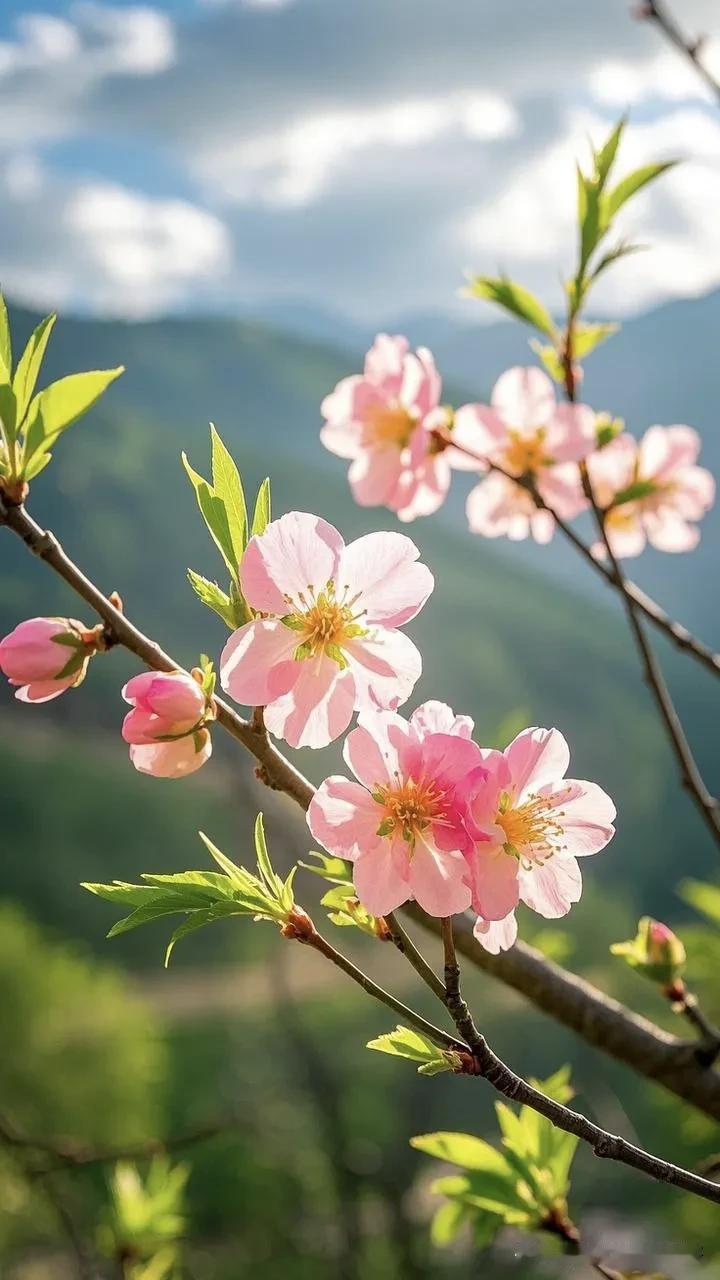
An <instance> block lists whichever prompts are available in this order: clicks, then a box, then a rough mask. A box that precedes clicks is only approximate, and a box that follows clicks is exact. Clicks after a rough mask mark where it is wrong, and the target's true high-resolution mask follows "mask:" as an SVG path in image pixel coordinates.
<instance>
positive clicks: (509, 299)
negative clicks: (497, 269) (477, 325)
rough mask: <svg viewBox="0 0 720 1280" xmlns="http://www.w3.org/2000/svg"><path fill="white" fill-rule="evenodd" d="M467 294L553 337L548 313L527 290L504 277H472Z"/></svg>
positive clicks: (552, 328)
mask: <svg viewBox="0 0 720 1280" xmlns="http://www.w3.org/2000/svg"><path fill="white" fill-rule="evenodd" d="M467 292H468V293H469V294H470V295H471V296H472V297H474V298H485V299H487V301H488V302H494V303H496V304H497V305H498V306H499V307H502V308H503V310H505V311H509V312H510V314H511V315H514V316H517V318H518V319H519V320H523V321H524V322H525V324H530V325H533V326H534V328H536V329H539V330H540V332H541V333H546V334H547V335H548V337H550V338H554V337H555V325H554V324H553V321H552V317H551V316H550V313H549V311H547V309H546V308H545V307H544V306H543V304H542V302H540V300H539V298H536V297H535V295H534V294H533V293H531V292H530V290H529V289H526V288H524V286H523V285H520V284H516V283H515V282H514V281H513V280H508V279H507V278H506V277H504V276H499V277H493V276H473V278H472V279H471V281H470V284H469V286H468V289H467Z"/></svg>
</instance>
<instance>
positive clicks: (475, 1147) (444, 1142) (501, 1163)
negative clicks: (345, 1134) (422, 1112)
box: [386, 1028, 514, 1179]
mask: <svg viewBox="0 0 720 1280" xmlns="http://www.w3.org/2000/svg"><path fill="white" fill-rule="evenodd" d="M400 1029H401V1030H402V1028H400ZM386 1052H387V1051H386ZM410 1146H411V1147H415V1149H416V1150H417V1151H424V1152H425V1155H427V1156H434V1157H435V1159H436V1160H445V1161H447V1163H448V1164H457V1165H460V1167H461V1168H462V1169H469V1170H475V1171H477V1172H480V1173H494V1174H497V1175H499V1176H500V1177H503V1178H510V1179H514V1173H513V1170H512V1169H511V1167H510V1165H509V1164H508V1162H507V1160H506V1159H505V1156H504V1155H503V1154H502V1152H500V1151H498V1150H497V1149H496V1148H495V1147H493V1146H491V1145H490V1143H489V1142H485V1141H484V1139H483V1138H476V1137H474V1136H473V1135H472V1134H470V1133H447V1132H442V1133H424V1134H420V1135H419V1136H418V1137H416V1138H411V1139H410Z"/></svg>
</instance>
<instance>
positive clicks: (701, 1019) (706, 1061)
mask: <svg viewBox="0 0 720 1280" xmlns="http://www.w3.org/2000/svg"><path fill="white" fill-rule="evenodd" d="M679 1012H680V1013H682V1014H683V1016H684V1017H685V1018H687V1020H688V1022H689V1023H690V1024H691V1025H692V1026H693V1027H694V1028H695V1030H696V1031H698V1032H699V1033H700V1036H701V1043H700V1044H699V1045H698V1046H697V1048H696V1050H695V1057H696V1058H697V1060H698V1062H699V1063H700V1065H701V1066H703V1067H711V1066H712V1065H713V1063H714V1062H715V1061H716V1059H717V1058H718V1056H719V1055H720V1028H718V1027H716V1026H715V1025H714V1023H712V1022H711V1021H710V1019H709V1018H707V1017H706V1016H705V1014H704V1013H703V1011H702V1008H701V1006H700V1002H699V1000H698V998H697V996H696V995H694V994H693V992H692V991H686V992H685V995H684V996H683V1000H682V1007H681V1009H680V1010H679Z"/></svg>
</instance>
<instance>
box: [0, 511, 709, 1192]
mask: <svg viewBox="0 0 720 1280" xmlns="http://www.w3.org/2000/svg"><path fill="white" fill-rule="evenodd" d="M0 524H6V525H7V526H8V527H9V528H10V529H12V531H13V532H14V533H16V534H17V535H18V536H19V537H20V538H21V539H22V541H23V542H24V543H25V544H26V546H27V547H28V548H29V549H30V550H31V551H32V552H34V554H36V555H38V556H40V558H41V559H43V560H45V561H46V562H47V563H48V564H49V565H50V566H51V567H52V568H53V569H54V570H55V571H56V572H57V573H58V574H59V575H60V576H61V577H62V578H63V579H64V580H65V581H66V582H67V583H68V585H69V586H71V587H72V588H73V590H74V591H76V593H77V594H78V595H80V596H81V597H82V599H83V600H85V601H86V603H88V604H89V605H90V606H91V607H92V608H93V609H95V611H96V612H97V613H98V615H99V616H100V617H101V618H102V620H103V622H104V623H105V625H106V627H107V628H108V631H109V633H110V634H111V635H112V636H113V637H114V638H115V639H116V641H117V643H119V644H122V645H124V646H125V647H126V648H128V649H129V650H130V651H131V652H133V653H135V654H136V656H137V657H139V658H141V659H142V661H143V662H145V664H146V665H147V666H149V667H150V668H151V669H153V670H157V671H169V670H178V669H182V668H180V667H179V665H178V664H176V663H175V662H173V660H172V658H171V657H170V656H169V655H168V654H166V653H165V652H164V651H163V650H162V649H161V648H160V647H159V646H158V645H157V644H155V643H154V642H153V641H151V640H150V639H149V638H148V637H147V636H145V635H144V634H143V633H142V632H141V631H139V630H138V629H137V628H136V627H135V626H133V624H132V623H130V622H129V621H128V619H127V618H126V617H125V615H124V614H123V613H122V612H120V610H119V609H117V607H116V606H115V605H113V604H112V603H111V602H110V600H108V599H107V597H106V596H104V595H103V594H102V592H101V591H99V589H98V588H97V587H95V586H94V584H93V583H92V582H90V580H89V579H88V578H87V577H86V576H85V575H84V574H83V573H82V571H81V570H80V569H79V568H78V566H77V565H75V564H74V563H73V561H72V560H70V558H69V557H68V556H67V555H66V553H65V552H64V551H63V549H62V547H61V546H60V544H59V543H58V541H57V539H56V538H55V537H54V536H53V535H52V534H50V533H47V532H45V531H44V530H43V529H41V528H40V526H39V525H37V524H36V523H35V521H34V520H33V519H32V517H30V516H29V515H28V513H27V512H26V511H25V510H24V508H23V507H22V506H21V505H18V506H14V505H12V504H9V503H8V502H7V501H6V500H4V499H2V498H0ZM217 711H218V717H217V718H218V720H219V722H220V723H221V724H222V725H223V727H224V728H226V729H227V730H228V732H230V733H231V734H232V736H233V737H235V738H237V739H238V741H240V742H241V743H242V744H243V746H245V747H247V749H248V750H249V751H250V752H251V753H252V754H253V755H254V756H255V758H256V759H257V760H258V762H259V765H260V768H261V770H262V771H263V772H264V773H265V774H266V775H267V778H268V781H269V782H270V784H271V785H273V786H275V787H277V788H278V789H279V790H283V791H285V792H286V793H287V794H288V795H290V796H292V798H293V799H295V800H296V801H297V802H298V803H299V804H300V805H301V807H303V808H307V806H308V804H309V802H310V799H311V797H312V795H313V788H312V786H311V784H310V783H309V782H308V781H307V780H306V779H305V778H303V777H302V775H301V774H299V773H298V772H297V770H295V769H294V768H293V766H292V765H290V763H289V762H288V761H287V760H285V758H284V757H283V756H282V755H281V754H280V752H278V751H277V750H276V749H275V748H274V747H273V746H272V744H271V743H270V742H269V740H268V738H267V735H266V733H264V732H262V731H259V729H260V726H259V725H257V724H256V725H255V726H253V725H252V724H249V723H248V722H247V721H246V720H244V719H243V718H242V717H241V716H239V715H238V714H237V713H236V712H235V711H234V710H233V709H232V708H231V707H229V706H228V705H227V704H226V703H224V702H222V701H221V700H220V699H218V700H217ZM305 919H306V920H307V917H306V918H305ZM307 926H309V928H308V927H307ZM307 926H305V927H304V928H301V929H300V930H299V931H298V932H296V933H295V934H294V935H293V934H291V935H290V936H296V937H297V938H298V940H299V941H302V942H305V943H309V944H310V945H312V946H313V947H314V949H315V950H317V951H319V952H320V953H321V954H323V955H324V956H325V957H326V958H327V959H329V960H331V962H332V963H333V964H335V965H337V966H338V967H339V968H341V969H342V970H343V971H344V972H345V973H346V974H347V975H348V976H349V977H350V978H352V980H353V981H355V982H357V983H358V984H359V985H360V986H361V987H362V988H363V990H365V991H366V992H367V993H368V994H370V995H372V996H373V997H374V998H376V999H379V1000H382V1002H383V1003H384V1004H387V1005H389V1006H390V1007H391V1008H393V1009H394V1010H395V1011H396V1012H398V1013H401V1016H406V1017H407V1016H408V1014H410V1015H411V1019H412V1022H413V1024H414V1025H415V1026H418V1027H420V1024H421V1023H422V1025H423V1029H424V1030H425V1033H426V1034H428V1035H429V1037H430V1039H432V1040H433V1041H434V1042H435V1043H436V1044H440V1045H442V1046H443V1047H446V1048H447V1049H449V1050H451V1051H454V1052H457V1050H458V1049H460V1050H462V1049H463V1048H464V1046H463V1044H462V1043H461V1042H460V1043H459V1042H458V1041H456V1040H455V1039H454V1038H453V1037H450V1036H447V1035H446V1034H445V1033H444V1032H442V1031H439V1029H438V1028H436V1027H434V1026H433V1025H432V1024H430V1023H426V1022H425V1020H424V1019H420V1018H419V1015H417V1014H414V1013H413V1012H412V1011H410V1010H406V1008H405V1006H402V1005H401V1004H400V1002H399V1001H397V1000H395V998H394V997H392V996H390V995H389V993H387V992H385V991H383V990H382V988H378V987H377V986H376V984H374V983H372V982H371V980H370V979H369V978H368V977H367V975H365V974H363V973H362V971H361V970H359V969H357V968H356V966H354V965H353V964H352V962H351V961H349V960H347V959H346V957H344V956H342V955H341V953H340V952H337V951H336V950H335V948H334V947H332V946H331V944H330V943H328V942H326V940H325V939H323V938H321V936H320V935H319V934H318V933H317V932H316V930H315V929H314V926H312V922H310V921H309V920H308V921H307ZM507 954H508V955H511V954H512V952H510V953H507ZM565 976H566V978H568V979H569V975H565ZM598 995H599V993H598ZM450 1012H451V1013H452V1009H450ZM625 1013H626V1011H625ZM468 1017H469V1014H468ZM471 1021H472V1020H471V1019H470V1022H471ZM463 1025H466V1029H467V1030H468V1034H469V1036H470V1037H471V1039H470V1040H469V1039H467V1038H466V1037H464V1039H465V1043H466V1044H468V1047H469V1048H470V1050H471V1052H472V1054H473V1057H474V1060H475V1063H476V1069H477V1070H476V1073H477V1074H479V1075H482V1076H483V1077H484V1078H485V1079H486V1080H488V1082H489V1083H490V1084H492V1085H493V1087H494V1088H495V1089H497V1090H498V1091H499V1092H500V1093H502V1094H503V1095H504V1096H505V1097H507V1098H510V1099H511V1100H514V1101H517V1102H521V1103H524V1104H526V1105H527V1106H530V1107H532V1108H533V1109H534V1110H536V1111H538V1112H539V1113H540V1114H541V1115H544V1116H546V1117H547V1118H548V1119H549V1120H551V1121H552V1123H553V1124H555V1125H557V1127H558V1128H560V1129H563V1130H565V1131H567V1132H569V1133H573V1134H574V1135H575V1136H576V1137H578V1138H579V1139H581V1140H582V1141H584V1142H586V1143H588V1144H589V1145H590V1146H591V1147H592V1149H593V1151H594V1152H595V1154H596V1155H598V1156H600V1157H603V1158H607V1159H612V1160H616V1161H618V1162H620V1163H622V1164H626V1165H628V1166H630V1167H632V1168H635V1169H637V1170H638V1171H639V1172H642V1173H645V1174H647V1175H648V1176H650V1177H652V1178H655V1179H656V1180H658V1181H662V1182H667V1183H669V1184H670V1185H673V1186H677V1187H679V1188H681V1189H682V1190H686V1191H690V1192H693V1193H694V1194H696V1195H699V1196H701V1197H702V1198H704V1199H708V1200H712V1201H714V1202H716V1203H719V1204H720V1186H718V1185H717V1184H715V1183H712V1182H709V1181H708V1180H707V1179H704V1178H702V1177H700V1176H699V1175H697V1174H693V1173H690V1172H689V1171H687V1170H684V1169H680V1168H678V1167H677V1166H676V1165H673V1164H671V1163H669V1162H666V1161H662V1160H660V1159H658V1158H657V1157H655V1156H652V1155H650V1154H649V1153H648V1152H645V1151H642V1150H641V1149H640V1148H638V1147H635V1146H633V1145H632V1144H631V1143H628V1142H626V1141H625V1140H624V1139H623V1138H620V1137H615V1136H613V1135H612V1134H609V1133H606V1132H605V1131H604V1130H602V1129H600V1128H599V1127H598V1126H597V1125H594V1124H592V1123H591V1121H589V1120H588V1119H587V1118H586V1117H585V1116H582V1115H580V1114H579V1113H576V1112H573V1111H571V1110H570V1109H569V1108H566V1107H563V1106H562V1105H561V1104H560V1103H557V1102H554V1101H553V1100H552V1099H550V1098H547V1097H546V1096H545V1095H544V1094H543V1093H542V1092H541V1091H540V1090H537V1089H535V1088H533V1086H531V1085H529V1084H528V1083H527V1082H526V1081H524V1080H523V1079H522V1078H521V1077H520V1076H517V1075H516V1074H515V1073H514V1072H512V1071H511V1070H510V1068H508V1067H507V1066H506V1065H505V1064H504V1063H503V1062H502V1061H501V1059H500V1058H498V1057H497V1055H496V1054H495V1053H494V1052H493V1051H492V1050H491V1049H490V1048H489V1046H488V1045H487V1043H486V1041H485V1039H484V1037H483V1036H481V1035H480V1034H479V1033H477V1036H476V1033H475V1032H474V1031H472V1030H471V1028H470V1025H469V1024H465V1023H464V1024H463ZM695 1065H696V1069H697V1070H700V1068H699V1066H698V1064H697V1063H696V1064H695ZM702 1074H703V1075H708V1076H710V1077H714V1079H715V1083H716V1086H717V1092H718V1100H717V1104H718V1107H719V1108H720V1077H717V1076H716V1075H715V1073H714V1072H703V1073H702ZM681 1096H682V1095H681ZM703 1109H705V1108H703Z"/></svg>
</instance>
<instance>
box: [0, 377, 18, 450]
mask: <svg viewBox="0 0 720 1280" xmlns="http://www.w3.org/2000/svg"><path fill="white" fill-rule="evenodd" d="M17 421H18V416H17V401H16V399H15V392H14V391H13V389H12V387H11V386H10V383H9V382H0V422H1V423H2V434H3V435H4V436H5V439H6V440H7V441H11V440H15V439H16V438H17Z"/></svg>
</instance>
